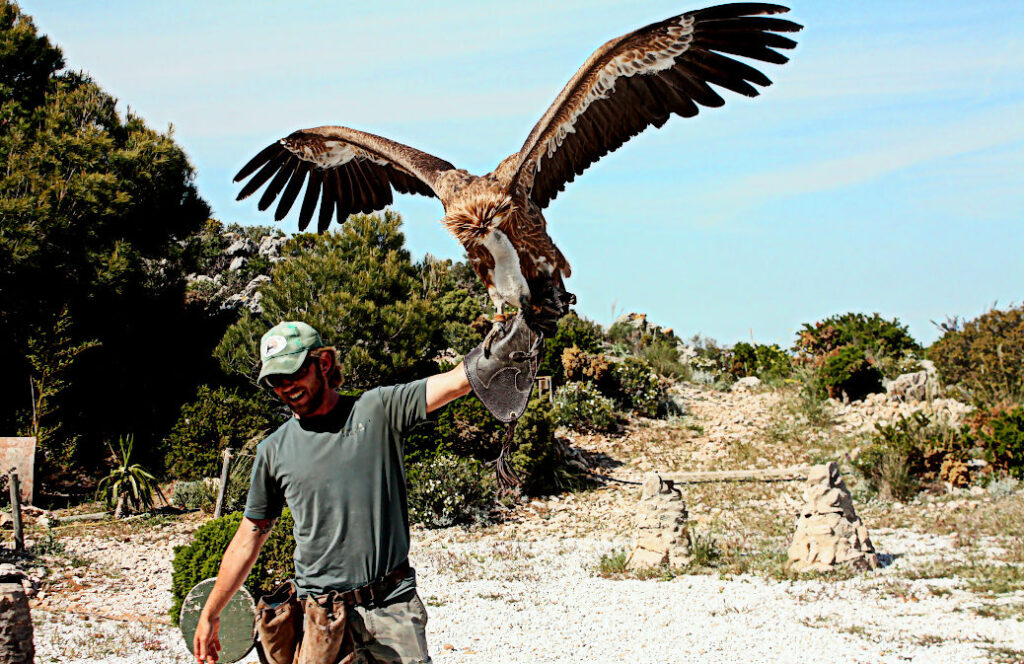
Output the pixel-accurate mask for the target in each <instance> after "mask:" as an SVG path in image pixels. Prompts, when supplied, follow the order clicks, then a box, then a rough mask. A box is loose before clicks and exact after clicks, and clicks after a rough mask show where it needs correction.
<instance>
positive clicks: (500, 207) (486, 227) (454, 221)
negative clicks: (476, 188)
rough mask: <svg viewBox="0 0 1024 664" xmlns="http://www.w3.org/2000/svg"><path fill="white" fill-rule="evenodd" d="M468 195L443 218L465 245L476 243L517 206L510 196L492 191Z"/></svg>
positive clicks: (449, 228)
mask: <svg viewBox="0 0 1024 664" xmlns="http://www.w3.org/2000/svg"><path fill="white" fill-rule="evenodd" d="M482 194H483V195H477V196H472V195H471V196H468V197H466V198H465V199H463V200H461V201H459V205H458V207H453V208H452V209H451V210H448V211H447V212H446V214H445V215H444V218H443V219H442V220H441V223H443V224H444V225H445V228H447V229H448V232H449V233H451V234H452V235H454V236H455V239H457V240H458V241H459V242H461V243H462V244H464V245H467V244H476V243H478V242H480V241H481V240H483V238H484V237H486V236H487V235H488V234H489V233H490V232H491V231H493V230H494V229H495V228H497V227H498V225H499V224H501V223H502V221H504V220H505V218H506V217H508V216H509V214H511V213H512V212H513V211H514V209H515V206H514V205H513V204H512V200H511V199H509V198H507V197H506V198H496V197H495V196H494V195H493V194H492V193H490V192H482Z"/></svg>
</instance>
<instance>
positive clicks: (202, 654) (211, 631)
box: [192, 611, 220, 664]
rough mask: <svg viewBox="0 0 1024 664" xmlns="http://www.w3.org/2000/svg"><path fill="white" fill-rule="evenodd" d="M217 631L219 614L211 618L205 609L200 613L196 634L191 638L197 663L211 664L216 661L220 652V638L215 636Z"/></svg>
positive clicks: (218, 628) (218, 629)
mask: <svg viewBox="0 0 1024 664" xmlns="http://www.w3.org/2000/svg"><path fill="white" fill-rule="evenodd" d="M219 631H220V616H218V617H216V618H211V617H209V616H207V615H206V612H205V611H204V612H203V613H202V614H200V616H199V624H198V625H197V626H196V635H195V637H193V639H192V650H193V652H194V653H195V656H196V662H198V664H213V662H216V661H217V659H218V657H219V655H218V653H219V652H220V639H219V638H218V637H217V633H218V632H219Z"/></svg>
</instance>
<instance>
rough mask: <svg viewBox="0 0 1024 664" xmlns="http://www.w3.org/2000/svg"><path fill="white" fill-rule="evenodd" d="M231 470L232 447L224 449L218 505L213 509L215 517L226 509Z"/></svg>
mask: <svg viewBox="0 0 1024 664" xmlns="http://www.w3.org/2000/svg"><path fill="white" fill-rule="evenodd" d="M230 470H231V448H230V447H228V448H226V449H225V450H224V461H223V463H221V466H220V488H219V489H217V506H216V507H215V508H214V509H213V518H214V519H219V518H220V517H221V513H222V512H223V511H224V496H226V495H227V492H228V473H229V471H230Z"/></svg>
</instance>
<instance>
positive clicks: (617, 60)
mask: <svg viewBox="0 0 1024 664" xmlns="http://www.w3.org/2000/svg"><path fill="white" fill-rule="evenodd" d="M787 11H789V10H788V9H787V8H786V7H781V6H778V5H770V4H762V3H736V4H727V5H720V6H716V7H708V8H706V9H699V10H697V11H692V12H688V13H685V14H681V15H679V16H673V17H672V18H669V19H666V20H664V21H661V22H659V23H654V24H651V25H648V26H647V27H644V28H640V29H639V30H635V31H633V32H630V33H629V34H627V35H624V36H622V37H619V38H618V39H613V40H611V41H609V42H608V43H606V44H605V45H604V46H602V47H601V48H599V49H597V51H596V52H595V53H594V54H593V55H591V56H590V58H589V59H588V60H587V61H586V62H585V63H583V66H582V67H580V69H579V71H577V72H576V74H575V75H574V76H573V77H572V79H571V80H570V81H569V82H568V83H567V84H566V86H565V87H564V88H563V89H562V92H561V93H560V94H559V95H558V97H557V98H556V99H555V101H554V103H553V104H552V105H551V107H550V108H548V110H547V112H546V113H544V116H543V117H541V119H540V121H539V122H538V123H537V124H536V125H535V126H534V128H533V130H532V131H531V132H530V135H529V136H528V137H527V138H526V142H525V143H524V144H523V147H522V148H521V149H520V150H519V151H518V152H516V153H515V154H513V155H511V156H509V157H508V158H506V159H505V160H504V161H502V162H501V163H500V164H498V167H497V168H496V169H494V170H493V171H492V172H490V173H488V174H487V175H484V176H482V177H478V176H475V175H470V174H469V173H468V172H467V171H465V170H463V169H457V168H455V167H454V166H453V165H452V164H450V163H448V162H447V161H445V160H443V159H440V158H438V157H435V156H433V155H430V154H427V153H425V152H421V151H419V150H416V149H414V148H411V147H408V146H406V145H403V144H401V143H397V142H395V141H392V140H390V139H387V138H383V137H381V136H375V135H373V134H368V133H365V132H362V131H357V130H355V129H349V128H347V127H335V126H325V127H314V128H312V129H301V130H299V131H296V132H294V133H292V134H291V135H289V136H287V137H285V138H282V139H281V140H279V141H277V142H275V143H273V144H272V145H270V146H268V147H266V148H265V149H264V150H262V151H261V152H260V153H259V154H257V155H256V156H255V157H253V159H252V160H251V161H249V163H247V164H246V165H245V166H244V167H243V168H242V170H241V171H239V172H238V175H236V176H235V181H236V182H239V181H242V180H245V179H246V178H250V176H251V179H249V181H248V182H247V183H246V184H245V185H244V186H243V187H242V190H241V192H240V193H239V194H238V200H242V199H243V198H245V197H247V196H249V195H251V194H252V193H254V192H256V191H257V190H259V189H260V188H261V187H263V186H264V185H266V189H265V190H264V191H263V194H262V196H261V197H260V199H259V205H258V207H259V209H260V210H265V209H267V208H268V207H270V205H271V204H272V203H273V202H274V200H275V199H277V198H278V196H280V200H279V201H278V203H277V207H276V209H275V212H274V219H276V220H281V219H282V218H284V216H285V215H286V214H287V213H288V211H289V210H290V209H291V207H292V205H293V204H294V203H295V202H296V200H297V199H298V196H299V193H300V192H301V191H302V189H303V187H305V193H304V195H303V198H302V204H301V207H300V211H299V230H305V229H306V228H307V226H308V225H309V223H310V220H311V219H312V218H313V214H314V212H315V211H316V208H317V204H318V203H319V207H320V209H319V213H318V215H317V217H318V220H317V228H318V230H319V231H321V232H322V231H325V230H326V229H327V228H328V226H329V225H330V223H331V220H332V219H335V218H336V219H337V220H338V222H339V223H342V222H344V221H345V219H346V218H347V217H348V216H349V215H350V214H353V213H356V212H363V213H370V212H374V211H376V210H381V209H383V208H384V207H385V206H387V205H389V204H390V203H391V202H392V191H391V190H392V189H394V190H396V191H398V192H401V193H414V194H422V195H424V196H436V197H437V198H439V199H440V200H441V203H442V204H443V205H444V211H445V215H444V218H443V220H442V221H443V223H444V225H445V226H446V227H447V228H448V230H449V231H450V232H451V233H452V235H454V236H455V237H456V239H458V241H459V242H461V243H462V245H463V246H464V247H465V249H466V253H467V254H468V257H469V261H470V264H471V265H472V266H473V269H474V270H475V271H476V273H477V274H478V275H479V276H480V278H481V279H482V280H483V282H484V285H485V286H486V287H487V292H488V294H489V295H490V297H491V300H492V301H493V302H494V306H495V308H496V310H497V312H498V318H499V319H501V318H502V317H503V316H502V314H503V312H504V310H505V308H506V307H512V308H516V309H519V310H520V311H522V313H523V315H524V318H525V319H526V321H527V322H528V323H530V324H531V327H533V328H534V329H536V330H537V331H539V332H546V333H550V332H551V331H552V330H553V328H554V325H555V323H557V320H558V318H560V317H561V316H563V315H564V314H566V313H567V312H568V310H569V305H570V304H572V303H573V302H575V297H574V296H573V295H572V294H571V293H568V292H567V291H566V289H565V286H564V284H563V281H562V280H563V277H568V276H570V268H569V263H568V261H566V259H565V257H564V256H563V255H562V252H561V251H559V250H558V247H556V246H555V244H554V242H552V241H551V238H550V237H549V236H548V234H547V231H546V222H545V220H544V215H543V214H542V213H541V210H543V209H544V207H546V206H547V205H548V203H550V202H551V200H552V199H554V198H555V196H557V195H558V192H560V191H562V190H563V189H565V185H566V183H567V182H572V181H573V179H574V178H575V177H576V176H577V175H580V174H582V173H583V171H584V170H586V169H587V167H588V166H590V165H591V164H593V163H594V162H595V161H597V160H598V159H600V158H601V157H603V156H604V155H606V154H608V153H609V152H611V151H613V150H616V149H618V148H619V146H621V145H622V144H623V143H625V142H626V141H628V140H629V139H630V138H632V137H633V136H636V135H637V134H638V133H640V132H641V131H643V130H644V129H646V128H647V127H650V126H654V127H661V126H662V125H663V124H665V122H666V121H667V120H668V119H669V117H670V116H671V115H672V114H673V113H675V114H676V115H679V116H682V117H684V118H687V117H692V116H694V115H696V114H697V111H698V109H699V107H700V106H708V107H716V106H721V105H722V104H724V103H725V102H724V100H723V99H722V97H721V96H720V95H719V93H718V91H716V89H715V88H714V87H712V86H718V87H720V88H724V89H726V90H731V91H733V92H736V93H739V94H741V95H745V96H748V97H755V96H757V95H758V94H759V93H760V90H759V89H758V87H756V86H761V87H764V86H768V85H771V81H770V80H769V79H768V77H766V76H765V75H764V74H762V73H761V72H760V71H758V70H757V69H754V68H753V67H751V66H750V65H748V64H745V63H743V62H740V61H739V60H736V59H734V58H732V57H729V56H740V57H744V58H749V59H753V60H761V61H764V62H770V63H775V64H783V63H785V62H787V60H788V58H786V57H785V56H784V55H782V54H781V53H779V52H778V51H777V50H776V49H791V48H793V47H794V46H795V45H796V43H795V42H794V41H792V40H791V39H789V38H787V37H785V36H783V35H782V34H779V33H788V32H797V31H799V30H800V29H801V26H800V25H798V24H796V23H793V22H792V21H787V20H783V19H779V18H773V17H772V15H774V14H782V13H785V12H787ZM268 182H269V184H268Z"/></svg>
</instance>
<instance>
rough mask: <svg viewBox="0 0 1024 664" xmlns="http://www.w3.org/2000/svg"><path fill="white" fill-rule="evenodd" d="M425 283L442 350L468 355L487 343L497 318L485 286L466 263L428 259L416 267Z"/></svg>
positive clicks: (424, 294) (424, 286)
mask: <svg viewBox="0 0 1024 664" xmlns="http://www.w3.org/2000/svg"><path fill="white" fill-rule="evenodd" d="M416 269H417V270H418V271H419V274H420V279H421V280H422V282H423V297H425V298H427V299H429V300H430V301H431V302H432V303H433V307H434V310H435V312H436V314H437V317H438V322H439V326H440V327H439V329H438V330H437V333H438V334H439V335H440V336H439V339H438V344H439V346H440V347H441V348H442V349H445V348H451V349H453V350H454V351H455V352H456V353H459V354H462V355H464V354H466V353H468V352H469V351H470V350H472V349H473V347H474V346H476V345H477V344H478V343H480V341H481V340H482V339H483V335H482V334H481V332H482V331H486V330H488V329H490V328H489V323H487V322H486V319H489V318H491V316H492V315H493V313H494V311H493V307H492V305H491V300H490V298H489V297H487V291H486V290H485V289H484V285H483V282H481V281H480V278H479V277H478V276H477V275H476V273H475V272H473V269H472V268H471V267H470V266H469V263H468V262H466V261H460V262H457V263H456V262H452V261H451V260H440V259H438V258H434V257H433V256H431V255H429V254H428V255H427V256H426V257H424V259H423V260H422V261H421V262H420V263H418V264H417V265H416Z"/></svg>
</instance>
